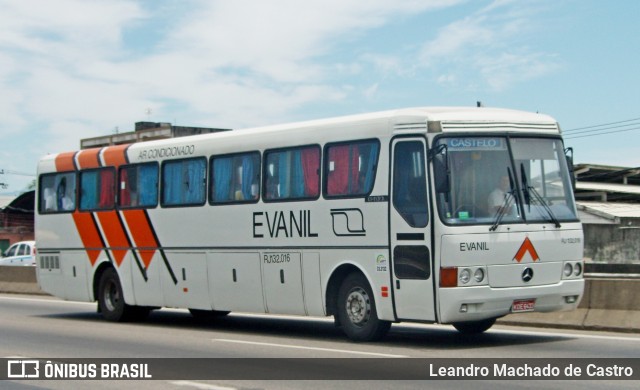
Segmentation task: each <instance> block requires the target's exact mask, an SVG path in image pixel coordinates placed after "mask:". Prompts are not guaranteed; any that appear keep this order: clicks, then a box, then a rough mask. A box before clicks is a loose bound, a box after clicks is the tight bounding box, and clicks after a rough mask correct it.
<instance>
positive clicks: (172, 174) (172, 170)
mask: <svg viewBox="0 0 640 390" xmlns="http://www.w3.org/2000/svg"><path fill="white" fill-rule="evenodd" d="M206 170H207V162H206V159H205V158H204V157H202V158H200V157H196V158H191V159H185V160H177V161H166V162H165V163H164V164H163V165H162V206H169V207H171V206H201V205H203V204H204V202H205V200H206V197H205V193H206V186H205V185H206Z"/></svg>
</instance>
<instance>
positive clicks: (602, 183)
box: [575, 164, 640, 264]
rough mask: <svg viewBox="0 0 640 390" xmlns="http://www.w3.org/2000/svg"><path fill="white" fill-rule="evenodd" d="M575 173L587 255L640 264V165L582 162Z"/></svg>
mask: <svg viewBox="0 0 640 390" xmlns="http://www.w3.org/2000/svg"><path fill="white" fill-rule="evenodd" d="M575 175H576V178H577V182H576V188H575V195H576V201H577V204H578V216H579V217H580V220H581V221H582V226H583V228H584V256H585V258H586V259H587V260H588V261H593V262H596V263H611V264H640V168H629V167H615V166H607V165H593V164H578V165H576V166H575Z"/></svg>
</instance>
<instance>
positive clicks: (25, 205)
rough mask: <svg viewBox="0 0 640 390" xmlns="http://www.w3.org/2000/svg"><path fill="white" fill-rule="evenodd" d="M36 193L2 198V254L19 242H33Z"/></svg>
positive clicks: (0, 220) (0, 208) (0, 207)
mask: <svg viewBox="0 0 640 390" xmlns="http://www.w3.org/2000/svg"><path fill="white" fill-rule="evenodd" d="M34 206H35V191H28V192H25V193H23V194H22V195H20V196H18V197H15V196H11V197H7V196H1V197H0V253H3V252H4V251H5V250H7V248H9V246H11V244H13V243H15V242H18V241H32V240H33V239H34V238H33V237H34V234H33V209H34Z"/></svg>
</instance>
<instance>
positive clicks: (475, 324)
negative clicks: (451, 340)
mask: <svg viewBox="0 0 640 390" xmlns="http://www.w3.org/2000/svg"><path fill="white" fill-rule="evenodd" d="M495 323H496V319H495V318H489V319H486V320H480V321H469V322H454V323H453V327H454V328H456V329H457V330H458V332H460V333H462V334H469V335H472V334H480V333H482V332H485V331H486V330H488V329H489V328H491V327H492V326H493V324H495Z"/></svg>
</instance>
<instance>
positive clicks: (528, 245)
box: [513, 237, 540, 263]
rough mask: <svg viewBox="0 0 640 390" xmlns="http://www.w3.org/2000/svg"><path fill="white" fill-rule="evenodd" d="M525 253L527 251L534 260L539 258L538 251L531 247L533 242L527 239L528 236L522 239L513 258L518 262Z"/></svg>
mask: <svg viewBox="0 0 640 390" xmlns="http://www.w3.org/2000/svg"><path fill="white" fill-rule="evenodd" d="M526 253H529V256H531V258H532V259H533V261H534V262H535V261H537V260H540V256H538V252H536V248H534V247H533V243H532V242H531V240H529V237H527V238H525V239H524V241H523V242H522V245H520V249H518V252H517V253H516V256H515V257H514V258H513V259H514V260H515V261H517V262H518V263H520V262H521V261H522V259H523V258H524V255H525V254H526Z"/></svg>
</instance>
